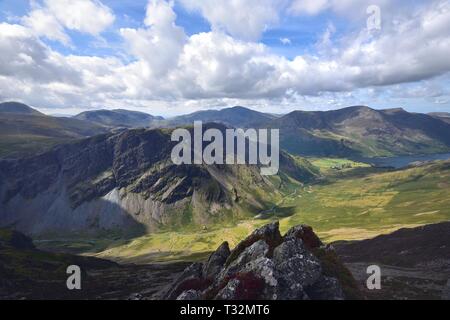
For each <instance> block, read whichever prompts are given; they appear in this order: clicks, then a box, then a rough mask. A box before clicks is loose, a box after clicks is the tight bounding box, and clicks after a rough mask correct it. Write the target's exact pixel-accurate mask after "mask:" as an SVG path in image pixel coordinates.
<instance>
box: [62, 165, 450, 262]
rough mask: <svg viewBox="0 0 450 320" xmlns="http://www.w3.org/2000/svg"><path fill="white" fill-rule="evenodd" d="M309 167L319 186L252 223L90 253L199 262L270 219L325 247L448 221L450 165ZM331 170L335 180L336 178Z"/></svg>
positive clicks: (128, 259) (169, 234)
mask: <svg viewBox="0 0 450 320" xmlns="http://www.w3.org/2000/svg"><path fill="white" fill-rule="evenodd" d="M313 163H314V164H315V165H316V166H318V167H319V168H320V170H321V172H322V173H323V174H324V178H323V179H322V181H321V182H320V183H318V184H313V185H306V186H303V187H297V189H296V190H295V191H294V192H292V193H289V194H287V195H286V196H285V198H284V199H283V200H281V201H280V202H279V203H278V206H277V207H275V208H274V209H273V210H272V211H271V212H269V213H268V214H267V215H265V216H263V217H261V215H260V217H259V219H256V218H255V219H251V220H244V221H240V222H237V223H236V224H231V223H230V224H228V225H215V226H211V227H208V228H207V229H201V230H172V231H167V232H161V233H155V234H151V235H147V236H144V237H141V238H137V239H133V240H130V241H126V242H125V241H123V240H121V241H117V242H113V243H110V244H108V245H105V243H104V242H103V243H102V246H101V248H100V247H98V246H96V245H95V242H91V246H90V247H89V246H88V247H89V248H90V250H89V251H90V254H94V252H97V253H95V255H96V256H99V257H104V258H110V259H113V260H116V261H122V262H150V261H151V262H154V261H160V262H163V261H176V260H187V259H189V260H196V259H203V258H204V257H205V256H206V255H207V254H208V252H211V251H212V250H214V249H216V248H217V247H218V246H219V245H220V244H221V243H222V242H223V241H228V242H229V243H230V245H231V246H234V245H235V244H237V243H238V242H239V241H240V240H242V239H243V238H244V237H246V236H247V235H248V234H249V233H250V232H252V231H253V230H254V229H255V228H257V227H259V226H261V225H263V224H266V223H268V222H269V221H272V220H280V225H281V229H282V231H283V232H285V231H287V230H288V229H289V228H290V227H292V226H295V225H298V224H308V225H311V226H313V227H314V229H315V230H316V232H317V233H318V234H319V236H320V237H321V238H322V239H323V240H324V241H325V242H328V243H331V242H334V241H337V240H358V239H367V238H371V237H374V236H377V235H380V234H387V233H391V232H393V231H395V230H398V229H400V228H403V227H415V226H420V225H425V224H431V223H437V222H442V221H448V220H450V197H449V196H448V190H449V187H450V162H436V163H433V164H429V165H425V166H421V167H414V168H409V169H406V170H399V171H381V172H374V170H373V168H370V167H368V166H366V165H364V164H356V163H352V162H351V161H349V160H332V159H318V160H316V161H313ZM348 163H352V168H350V167H349V166H348V165H347V164H348ZM342 165H344V167H347V168H345V169H343V170H344V172H342V171H341V170H342V169H340V168H337V166H342ZM333 168H335V169H333ZM336 168H337V169H336ZM333 170H336V171H338V172H339V173H340V174H341V176H340V178H339V179H335V173H333ZM364 170H366V171H365V172H366V173H364ZM327 176H328V177H330V178H329V179H328V178H327ZM71 245H75V244H74V243H72V244H71ZM78 245H80V244H78ZM98 251H101V252H99V253H98Z"/></svg>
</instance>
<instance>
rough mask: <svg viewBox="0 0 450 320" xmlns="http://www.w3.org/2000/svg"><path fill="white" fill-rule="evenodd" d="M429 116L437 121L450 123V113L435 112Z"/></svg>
mask: <svg viewBox="0 0 450 320" xmlns="http://www.w3.org/2000/svg"><path fill="white" fill-rule="evenodd" d="M429 115H430V116H432V117H434V118H436V119H439V120H442V121H444V122H447V123H450V112H433V113H429Z"/></svg>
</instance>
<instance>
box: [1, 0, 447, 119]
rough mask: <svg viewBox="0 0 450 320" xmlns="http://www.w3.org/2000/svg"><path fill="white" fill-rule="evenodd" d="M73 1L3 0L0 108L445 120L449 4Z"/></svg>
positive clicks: (442, 0)
mask: <svg viewBox="0 0 450 320" xmlns="http://www.w3.org/2000/svg"><path fill="white" fill-rule="evenodd" d="M67 1H68V0H35V1H28V0H2V1H1V2H0V50H2V52H4V54H3V58H0V59H3V60H2V61H0V62H2V66H1V67H0V100H19V101H22V102H25V103H28V104H30V105H32V106H34V107H37V108H38V109H40V110H42V111H44V112H47V113H64V114H73V113H77V112H79V111H83V110H90V109H97V108H117V107H121V108H128V109H135V110H143V111H146V112H150V113H154V114H160V115H165V116H170V115H176V114H180V113H185V112H190V111H195V110H199V109H205V108H221V107H226V106H232V105H237V104H239V105H245V106H248V107H250V108H253V109H256V110H261V111H269V112H288V111H291V110H294V109H305V110H328V109H336V108H341V107H345V106H349V105H355V104H357V105H369V106H371V107H374V108H391V107H392V108H394V107H403V108H405V109H407V110H410V111H414V112H436V111H447V112H450V92H449V89H448V88H450V86H449V81H450V77H449V72H450V63H449V62H448V61H447V60H448V59H447V58H446V56H447V55H446V53H447V54H448V53H450V31H449V30H450V1H448V0H432V1H420V0H416V1H413V2H411V1H403V0H399V1H396V2H395V3H393V2H392V1H387V0H373V1H364V0H347V1H343V2H342V1H337V0H316V1H312V0H258V1H256V0H246V1H244V0H242V1H234V2H233V3H231V2H229V1H220V0H175V1H165V0H135V1H120V0H102V1H98V0H72V1H70V2H67ZM65 2H67V3H65ZM372 4H374V5H375V6H376V8H378V10H379V18H380V20H379V26H380V29H370V28H369V20H370V19H371V18H374V17H375V18H377V17H378V16H374V13H368V12H367V9H368V8H369V7H370V5H372ZM371 21H372V22H373V21H375V22H376V23H378V21H377V20H376V19H375V20H373V19H372V20H371ZM4 84H7V85H6V86H5V85H4ZM43 92H44V93H45V94H42V93H43Z"/></svg>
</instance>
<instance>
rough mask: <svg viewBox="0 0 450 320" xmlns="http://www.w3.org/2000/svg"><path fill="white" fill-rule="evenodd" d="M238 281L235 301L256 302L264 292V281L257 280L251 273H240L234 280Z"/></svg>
mask: <svg viewBox="0 0 450 320" xmlns="http://www.w3.org/2000/svg"><path fill="white" fill-rule="evenodd" d="M235 279H236V280H239V285H238V287H237V290H236V299H237V300H258V299H260V298H261V292H262V291H263V290H264V280H263V279H261V278H258V277H257V276H255V275H254V274H253V273H241V274H238V275H237V276H236V278H235Z"/></svg>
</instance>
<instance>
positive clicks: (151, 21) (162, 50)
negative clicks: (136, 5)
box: [120, 0, 187, 81]
mask: <svg viewBox="0 0 450 320" xmlns="http://www.w3.org/2000/svg"><path fill="white" fill-rule="evenodd" d="M172 6H173V4H172V3H169V2H166V1H163V0H151V1H149V3H148V6H147V15H146V18H145V24H146V26H147V28H145V29H130V28H124V29H121V30H120V33H121V35H122V36H123V37H124V39H125V41H126V43H127V45H128V48H129V49H130V51H131V53H132V54H133V55H134V56H135V57H136V58H138V59H140V60H141V61H142V62H144V63H142V64H141V67H143V69H142V70H141V71H142V76H143V77H144V78H145V80H146V81H149V80H151V79H155V80H159V77H161V76H163V75H164V74H166V73H167V72H168V70H169V69H170V68H173V67H175V66H176V64H177V61H178V57H179V55H180V53H181V51H182V50H183V46H184V44H185V42H186V38H187V37H186V35H185V33H184V30H183V29H182V28H180V27H178V26H176V25H175V19H176V15H175V13H174V12H173V8H172Z"/></svg>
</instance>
